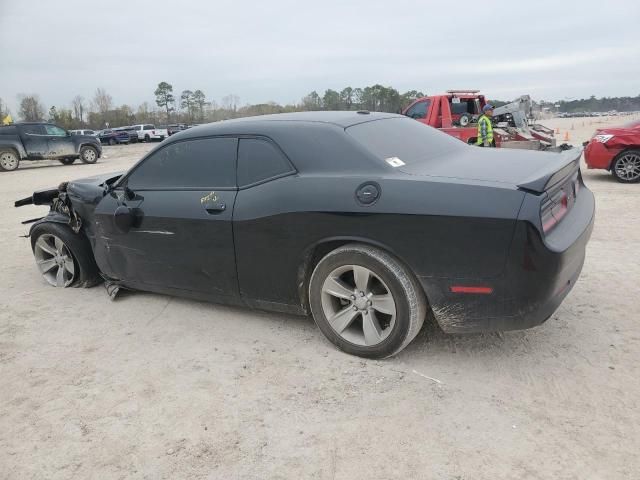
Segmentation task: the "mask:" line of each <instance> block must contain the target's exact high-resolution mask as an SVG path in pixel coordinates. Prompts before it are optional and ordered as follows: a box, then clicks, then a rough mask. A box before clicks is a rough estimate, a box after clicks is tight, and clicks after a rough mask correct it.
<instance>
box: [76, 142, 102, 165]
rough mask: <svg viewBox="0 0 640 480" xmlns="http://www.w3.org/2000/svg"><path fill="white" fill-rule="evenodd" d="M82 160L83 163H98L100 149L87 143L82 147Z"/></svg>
mask: <svg viewBox="0 0 640 480" xmlns="http://www.w3.org/2000/svg"><path fill="white" fill-rule="evenodd" d="M80 160H82V163H96V162H97V161H98V151H97V150H96V149H95V148H93V147H90V146H88V145H85V146H84V147H82V148H81V149H80Z"/></svg>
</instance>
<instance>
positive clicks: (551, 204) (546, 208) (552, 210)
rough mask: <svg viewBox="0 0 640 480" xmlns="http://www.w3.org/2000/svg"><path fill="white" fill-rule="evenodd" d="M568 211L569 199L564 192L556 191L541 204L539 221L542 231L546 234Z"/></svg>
mask: <svg viewBox="0 0 640 480" xmlns="http://www.w3.org/2000/svg"><path fill="white" fill-rule="evenodd" d="M568 211H569V197H567V194H566V193H565V191H564V190H562V189H561V190H558V191H557V192H555V193H554V194H552V195H549V196H548V198H547V199H546V200H544V201H543V202H542V207H541V210H540V219H541V221H542V231H543V232H544V233H548V232H549V231H551V229H552V228H553V227H555V226H556V225H557V224H558V222H559V221H560V220H562V217H564V216H565V215H566V214H567V212H568Z"/></svg>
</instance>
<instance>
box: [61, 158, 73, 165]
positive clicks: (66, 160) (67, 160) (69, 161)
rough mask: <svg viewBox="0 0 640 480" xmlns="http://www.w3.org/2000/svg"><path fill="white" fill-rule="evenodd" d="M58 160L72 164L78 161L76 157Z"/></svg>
mask: <svg viewBox="0 0 640 480" xmlns="http://www.w3.org/2000/svg"><path fill="white" fill-rule="evenodd" d="M58 161H59V162H60V163H61V164H63V165H71V164H72V163H73V162H75V161H76V159H75V158H59V159H58Z"/></svg>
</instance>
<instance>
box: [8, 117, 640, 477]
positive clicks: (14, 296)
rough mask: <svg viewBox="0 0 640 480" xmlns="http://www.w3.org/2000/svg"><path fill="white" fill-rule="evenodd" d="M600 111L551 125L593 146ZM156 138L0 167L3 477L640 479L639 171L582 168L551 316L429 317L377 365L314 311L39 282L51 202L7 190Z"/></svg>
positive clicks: (84, 170)
mask: <svg viewBox="0 0 640 480" xmlns="http://www.w3.org/2000/svg"><path fill="white" fill-rule="evenodd" d="M596 120H599V121H602V122H604V121H606V120H603V119H559V120H549V121H547V122H545V123H546V124H547V125H549V126H552V127H554V128H555V127H556V126H558V127H560V129H561V132H560V134H559V137H563V136H564V132H565V131H569V134H570V136H571V141H572V142H576V143H580V142H581V141H582V140H585V139H586V138H588V137H589V136H590V135H591V133H592V131H593V130H594V129H595V128H596V127H598V126H601V125H604V123H599V124H595V123H590V122H595V121H596ZM627 120H628V119H627V118H626V117H625V118H623V119H620V118H614V119H611V120H609V122H610V123H621V121H627ZM583 122H584V123H585V124H584V126H583ZM572 124H573V126H574V128H573V130H571V125H572ZM148 148H149V145H146V144H142V145H134V146H116V147H106V148H105V158H104V159H101V160H100V162H99V163H98V164H96V165H82V164H79V165H72V166H63V165H61V164H58V163H57V162H38V163H33V164H28V163H27V164H25V165H24V166H22V167H21V168H20V169H19V170H18V171H15V172H9V173H2V174H0V213H1V218H2V223H1V224H0V232H1V238H2V240H3V245H4V251H5V255H4V257H3V258H4V260H3V262H2V263H3V266H2V270H1V272H2V273H1V277H0V278H1V280H2V281H1V283H0V298H1V300H0V301H1V302H2V307H1V309H0V380H1V387H0V478H4V479H31V478H33V479H91V478H96V479H112V478H113V479H130V478H133V479H203V478H208V479H267V478H268V479H301V478H313V479H355V478H368V479H385V480H386V479H390V478H407V479H409V478H410V479H451V480H453V479H457V480H461V479H465V480H469V479H474V480H475V479H492V480H493V479H513V478H522V479H550V478H554V479H623V478H625V479H626V478H628V479H632V478H638V472H640V457H639V456H638V452H639V451H640V408H639V407H640V405H639V403H640V402H639V401H638V396H639V394H640V382H638V379H639V378H640V331H639V328H640V313H639V311H638V298H639V296H640V289H639V288H638V283H639V282H638V281H639V279H640V263H639V262H638V252H637V248H638V245H639V244H640V223H639V222H638V211H640V185H621V184H619V183H617V182H615V181H614V180H613V178H612V177H611V175H609V174H608V173H606V172H603V171H584V177H585V181H586V183H587V185H588V186H589V188H591V189H592V190H593V191H594V192H595V194H596V197H597V219H596V225H595V229H594V232H593V237H592V239H591V242H590V244H589V247H588V252H587V261H586V264H585V267H584V270H583V274H582V277H581V278H580V280H579V282H578V284H577V286H576V287H575V289H574V290H573V292H572V293H571V294H570V295H569V297H568V298H567V299H566V300H565V302H564V303H563V305H562V306H561V307H560V309H559V310H558V311H557V312H556V313H555V314H554V315H553V317H552V318H551V319H549V321H547V322H546V323H545V324H544V325H542V326H540V327H537V328H534V329H532V330H528V331H522V332H507V333H504V334H485V335H468V336H450V335H445V334H443V333H442V332H440V331H439V330H438V329H437V327H435V326H434V325H427V327H426V328H425V329H424V330H423V332H422V333H421V334H420V335H419V336H418V337H417V339H416V340H415V341H414V342H413V343H412V344H411V345H410V346H409V347H408V348H407V349H406V350H405V351H403V352H402V353H401V354H400V355H398V356H397V357H395V358H393V359H390V360H386V361H366V360H362V359H359V358H355V357H351V356H348V355H346V354H343V353H341V352H339V351H337V350H336V349H334V348H333V346H332V345H330V344H329V343H328V342H327V341H326V340H325V339H324V338H323V336H322V334H321V333H320V332H319V331H318V330H317V329H316V327H315V326H314V323H313V321H312V320H311V319H309V318H299V317H292V316H286V315H280V314H271V313H263V312H257V311H250V310H245V309H240V308H230V307H224V306H217V305H213V304H207V303H199V302H195V301H190V300H182V299H177V298H170V297H166V296H161V295H153V294H146V293H135V294H130V295H126V296H122V297H121V298H119V299H118V300H117V301H115V302H111V301H110V300H109V299H108V296H107V294H106V291H105V290H104V288H103V287H96V288H92V289H67V290H63V291H61V290H57V289H55V288H52V287H50V286H48V285H45V282H44V280H43V279H42V278H41V277H40V274H39V273H38V272H37V270H36V267H35V264H34V261H33V258H32V254H31V251H30V247H29V241H28V240H27V239H25V238H21V237H20V235H23V234H24V233H25V232H26V231H27V227H26V226H23V225H20V221H21V220H24V219H28V218H32V217H37V216H40V215H42V214H43V213H44V211H43V209H42V208H41V207H32V206H30V207H24V208H20V209H15V208H13V201H14V200H15V199H18V198H22V197H24V196H27V195H29V194H30V193H31V192H32V191H33V190H34V189H38V188H44V187H49V186H52V185H57V184H58V183H59V182H61V181H63V180H67V179H73V178H78V177H82V176H90V175H93V174H97V173H101V172H108V171H118V170H122V169H125V168H127V167H128V166H129V165H131V164H132V163H133V162H134V161H136V160H137V159H138V158H139V157H140V156H141V155H142V154H143V152H145V151H146V150H147V149H148Z"/></svg>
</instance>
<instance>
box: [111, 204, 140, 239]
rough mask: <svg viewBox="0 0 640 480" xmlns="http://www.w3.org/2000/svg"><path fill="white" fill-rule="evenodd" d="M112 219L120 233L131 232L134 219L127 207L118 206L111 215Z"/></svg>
mask: <svg viewBox="0 0 640 480" xmlns="http://www.w3.org/2000/svg"><path fill="white" fill-rule="evenodd" d="M113 217H114V222H115V224H116V228H117V229H118V230H120V231H121V232H122V233H127V232H128V231H129V230H131V227H132V226H133V223H134V220H135V217H134V215H133V212H132V211H131V209H130V208H129V207H125V206H124V205H120V206H119V207H118V208H116V211H115V212H114V213H113Z"/></svg>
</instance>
